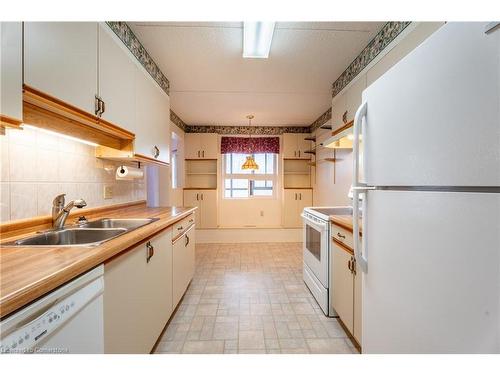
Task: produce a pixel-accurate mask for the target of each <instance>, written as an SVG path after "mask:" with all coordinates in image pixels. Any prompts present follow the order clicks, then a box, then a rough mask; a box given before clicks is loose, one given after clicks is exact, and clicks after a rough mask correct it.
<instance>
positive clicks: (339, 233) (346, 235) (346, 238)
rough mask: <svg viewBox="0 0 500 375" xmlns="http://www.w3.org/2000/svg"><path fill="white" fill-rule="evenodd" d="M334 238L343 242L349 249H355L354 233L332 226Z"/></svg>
mask: <svg viewBox="0 0 500 375" xmlns="http://www.w3.org/2000/svg"><path fill="white" fill-rule="evenodd" d="M332 237H333V238H335V239H336V240H338V241H339V242H342V243H343V244H344V245H346V246H347V247H349V248H351V249H354V244H353V239H352V233H351V232H350V231H348V230H346V229H344V228H341V227H339V226H338V225H335V224H332Z"/></svg>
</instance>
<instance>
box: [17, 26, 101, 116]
mask: <svg viewBox="0 0 500 375" xmlns="http://www.w3.org/2000/svg"><path fill="white" fill-rule="evenodd" d="M97 28H98V24H97V23H95V22H25V23H24V80H25V81H24V83H26V84H27V85H29V86H31V87H34V88H36V89H38V90H40V91H43V92H44V93H46V94H49V95H52V96H54V97H56V98H58V99H60V100H62V101H64V102H66V103H69V104H72V105H74V106H76V107H78V108H80V109H82V110H84V111H86V112H89V113H92V114H94V111H95V95H96V94H97Z"/></svg>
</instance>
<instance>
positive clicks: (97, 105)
mask: <svg viewBox="0 0 500 375" xmlns="http://www.w3.org/2000/svg"><path fill="white" fill-rule="evenodd" d="M100 111H101V100H100V99H99V96H97V95H96V96H95V99H94V113H95V115H96V116H99V114H100Z"/></svg>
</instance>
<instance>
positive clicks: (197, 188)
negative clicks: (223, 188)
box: [182, 187, 217, 190]
mask: <svg viewBox="0 0 500 375" xmlns="http://www.w3.org/2000/svg"><path fill="white" fill-rule="evenodd" d="M182 189H183V190H217V188H203V187H185V188H182Z"/></svg>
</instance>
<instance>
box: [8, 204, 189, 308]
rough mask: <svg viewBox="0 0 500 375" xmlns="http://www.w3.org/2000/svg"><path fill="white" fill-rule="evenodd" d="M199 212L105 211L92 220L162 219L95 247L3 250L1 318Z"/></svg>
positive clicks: (166, 209) (140, 207)
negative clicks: (106, 218)
mask: <svg viewBox="0 0 500 375" xmlns="http://www.w3.org/2000/svg"><path fill="white" fill-rule="evenodd" d="M195 210H196V208H191V207H158V208H148V207H146V205H145V204H139V205H137V204H135V205H134V204H132V205H131V206H130V207H129V208H122V209H118V210H116V209H115V210H113V211H105V210H101V211H100V212H99V214H95V215H89V216H92V220H93V219H97V218H102V217H108V218H150V217H155V218H159V220H157V221H155V222H152V223H150V224H148V225H145V226H143V227H141V228H138V229H136V230H133V231H131V232H129V233H126V234H124V235H121V236H119V237H117V238H114V239H112V240H110V241H108V242H105V243H103V244H102V245H99V246H95V247H83V246H75V247H56V246H54V247H50V246H47V247H17V246H16V247H1V248H0V317H4V316H6V315H8V314H10V313H11V312H13V311H15V310H17V309H19V308H20V307H22V306H24V305H26V304H28V303H29V302H31V301H33V300H35V299H37V298H39V297H41V296H43V295H44V294H46V293H48V292H50V291H51V290H53V289H55V288H57V287H58V286H60V285H62V284H64V283H66V282H67V281H69V280H71V279H73V278H75V277H76V276H79V275H81V274H82V273H84V272H86V271H88V270H90V269H92V268H93V267H95V266H97V265H99V264H101V263H103V262H105V261H107V260H108V259H110V258H112V257H113V256H115V255H117V254H119V253H121V252H123V251H125V250H127V249H130V248H132V247H134V246H136V245H138V244H139V243H141V242H143V241H144V240H146V239H147V238H149V237H151V236H153V235H154V234H156V233H157V232H159V231H161V230H163V229H165V228H167V227H169V226H171V225H172V224H174V223H176V222H177V221H179V220H180V219H182V218H184V217H186V216H187V215H189V214H190V213H192V212H194V211H195ZM75 211H77V210H75ZM68 222H69V220H68ZM36 230H37V229H34V230H32V232H35V231H36ZM24 232H27V231H24ZM24 235H25V234H24ZM24 235H23V237H24ZM17 237H20V236H19V234H18V233H16V234H15V236H10V238H9V237H4V236H3V237H2V242H6V241H10V240H12V239H14V238H17Z"/></svg>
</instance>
